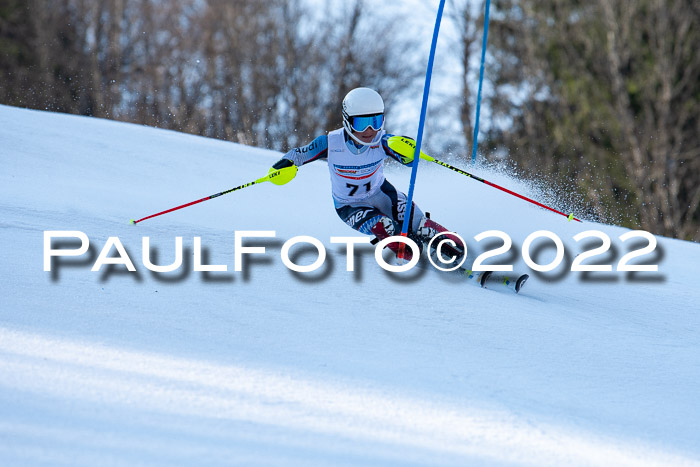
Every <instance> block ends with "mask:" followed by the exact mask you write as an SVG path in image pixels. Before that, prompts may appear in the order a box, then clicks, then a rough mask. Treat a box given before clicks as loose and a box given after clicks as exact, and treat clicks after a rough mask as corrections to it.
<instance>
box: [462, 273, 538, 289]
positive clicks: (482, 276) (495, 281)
mask: <svg viewBox="0 0 700 467" xmlns="http://www.w3.org/2000/svg"><path fill="white" fill-rule="evenodd" d="M455 272H456V273H457V274H459V275H462V276H465V277H466V278H467V279H470V280H475V281H476V282H477V283H478V284H479V285H480V286H481V287H482V288H484V289H489V288H495V287H505V288H507V289H509V290H512V291H513V292H515V293H519V292H520V290H521V289H522V288H523V286H524V285H525V283H526V282H527V280H528V279H529V278H530V276H529V275H528V274H519V273H515V272H510V273H508V272H501V271H479V272H475V271H472V270H471V269H467V268H458V269H456V270H455Z"/></svg>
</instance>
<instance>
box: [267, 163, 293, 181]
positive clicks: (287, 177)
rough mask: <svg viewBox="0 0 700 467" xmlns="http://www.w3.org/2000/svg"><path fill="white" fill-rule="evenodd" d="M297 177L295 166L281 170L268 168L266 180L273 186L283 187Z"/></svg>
mask: <svg viewBox="0 0 700 467" xmlns="http://www.w3.org/2000/svg"><path fill="white" fill-rule="evenodd" d="M296 175H297V166H296V165H292V166H289V167H284V168H281V169H276V168H274V167H270V171H269V172H268V173H267V179H268V180H270V181H271V182H272V183H274V184H275V185H284V184H286V183H289V182H291V181H292V179H293V178H294V177H296Z"/></svg>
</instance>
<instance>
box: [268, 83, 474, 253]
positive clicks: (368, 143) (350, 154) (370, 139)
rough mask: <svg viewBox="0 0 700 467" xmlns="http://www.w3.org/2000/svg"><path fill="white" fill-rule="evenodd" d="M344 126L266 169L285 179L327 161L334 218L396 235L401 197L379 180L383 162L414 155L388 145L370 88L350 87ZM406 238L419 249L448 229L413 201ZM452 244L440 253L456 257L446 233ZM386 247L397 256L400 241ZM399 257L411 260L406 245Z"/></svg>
mask: <svg viewBox="0 0 700 467" xmlns="http://www.w3.org/2000/svg"><path fill="white" fill-rule="evenodd" d="M342 115H343V127H342V128H338V129H337V130H334V131H331V132H329V133H328V134H327V135H321V136H319V137H317V138H316V139H314V140H313V141H312V142H311V143H309V144H307V145H306V146H302V147H299V148H294V149H292V150H290V151H289V152H287V153H286V154H285V155H284V157H282V159H280V160H279V161H277V162H276V163H275V164H274V165H273V166H272V168H271V169H270V171H271V172H272V171H275V170H279V169H284V168H289V171H290V174H288V176H286V177H281V178H283V179H284V180H283V181H281V183H287V182H288V181H289V180H291V179H292V178H293V177H294V175H295V174H296V170H297V167H300V166H302V165H304V164H308V163H309V162H313V161H315V160H319V159H327V161H328V169H329V171H330V176H331V186H332V195H333V201H334V203H335V209H336V212H337V213H338V216H340V218H341V219H342V220H343V222H345V223H346V224H347V225H349V226H350V227H352V228H353V229H355V230H357V231H359V232H361V233H363V234H367V235H374V236H375V237H376V238H377V239H378V240H383V239H385V238H388V237H391V236H394V235H398V234H400V232H401V228H402V225H403V221H404V213H405V211H406V195H405V194H404V193H402V192H400V191H398V190H397V189H396V188H394V186H393V185H392V184H391V183H389V181H388V180H386V179H385V178H384V170H383V167H384V160H385V159H386V158H387V157H391V158H392V159H395V160H396V161H398V162H400V163H401V164H403V165H410V164H411V162H412V161H413V154H399V153H397V152H396V151H394V150H393V149H392V148H390V147H389V144H388V140H389V138H390V137H392V136H394V135H391V134H388V133H386V131H385V130H384V100H383V99H382V97H381V96H380V95H379V93H377V92H376V91H374V90H373V89H370V88H365V87H360V88H355V89H353V90H352V91H350V92H349V93H348V94H347V95H346V96H345V98H344V99H343V104H342ZM410 216H411V218H410V223H409V234H408V236H409V238H411V239H412V240H413V241H415V242H416V243H417V245H418V246H419V248H422V246H423V244H427V243H428V242H429V241H430V239H431V238H432V237H433V236H435V235H436V234H438V233H440V232H447V229H446V228H445V227H443V226H441V225H440V224H438V223H437V222H435V221H433V220H432V219H430V218H429V215H426V214H424V213H423V211H421V209H420V208H419V207H418V206H416V205H415V203H413V204H412V209H411V214H410ZM445 235H446V236H447V237H448V238H449V239H450V240H452V241H453V242H454V246H452V245H450V243H449V242H446V243H445V244H444V245H443V247H442V248H443V249H442V251H443V252H444V253H446V254H447V255H450V256H453V257H455V258H456V259H459V258H461V256H462V254H463V245H462V244H461V242H460V241H459V239H457V238H456V237H455V236H453V235H450V234H445ZM388 247H389V248H390V249H391V250H392V251H393V252H394V253H396V254H397V255H398V252H399V243H398V242H393V243H390V244H389V245H388ZM403 258H404V259H405V260H410V259H411V258H412V253H411V249H410V248H408V247H406V248H404V254H403Z"/></svg>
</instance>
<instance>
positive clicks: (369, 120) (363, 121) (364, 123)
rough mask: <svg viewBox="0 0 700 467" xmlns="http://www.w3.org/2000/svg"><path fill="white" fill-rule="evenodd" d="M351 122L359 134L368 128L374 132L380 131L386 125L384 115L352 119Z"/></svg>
mask: <svg viewBox="0 0 700 467" xmlns="http://www.w3.org/2000/svg"><path fill="white" fill-rule="evenodd" d="M350 122H351V125H352V129H353V130H355V131H358V132H362V131H365V130H366V129H367V128H368V127H372V129H373V130H376V131H379V130H380V129H381V128H382V125H383V124H384V114H377V115H369V116H362V117H352V118H351V119H350Z"/></svg>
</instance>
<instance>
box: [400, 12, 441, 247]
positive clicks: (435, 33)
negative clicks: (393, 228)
mask: <svg viewBox="0 0 700 467" xmlns="http://www.w3.org/2000/svg"><path fill="white" fill-rule="evenodd" d="M444 8H445V0H440V6H439V7H438V12H437V18H436V19H435V30H434V31H433V42H432V44H431V45H430V55H429V57H428V69H427V70H426V72H425V87H424V88H423V104H422V105H421V109H420V120H419V122H418V136H417V137H416V151H415V152H414V153H413V165H412V166H411V182H410V184H409V186H408V199H407V200H406V212H405V213H404V218H403V227H402V228H401V235H402V236H404V237H406V236H407V235H408V224H409V221H410V219H411V208H412V207H413V188H414V186H415V184H416V174H417V173H418V162H419V161H420V157H419V156H420V147H421V143H422V142H423V127H424V125H425V114H426V112H427V110H428V93H429V92H430V79H431V77H432V75H433V61H434V59H435V49H436V48H437V39H438V33H439V32H440V21H441V20H442V11H443V9H444ZM401 246H402V247H403V243H402V244H401ZM401 253H403V250H401ZM400 256H402V255H400Z"/></svg>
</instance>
